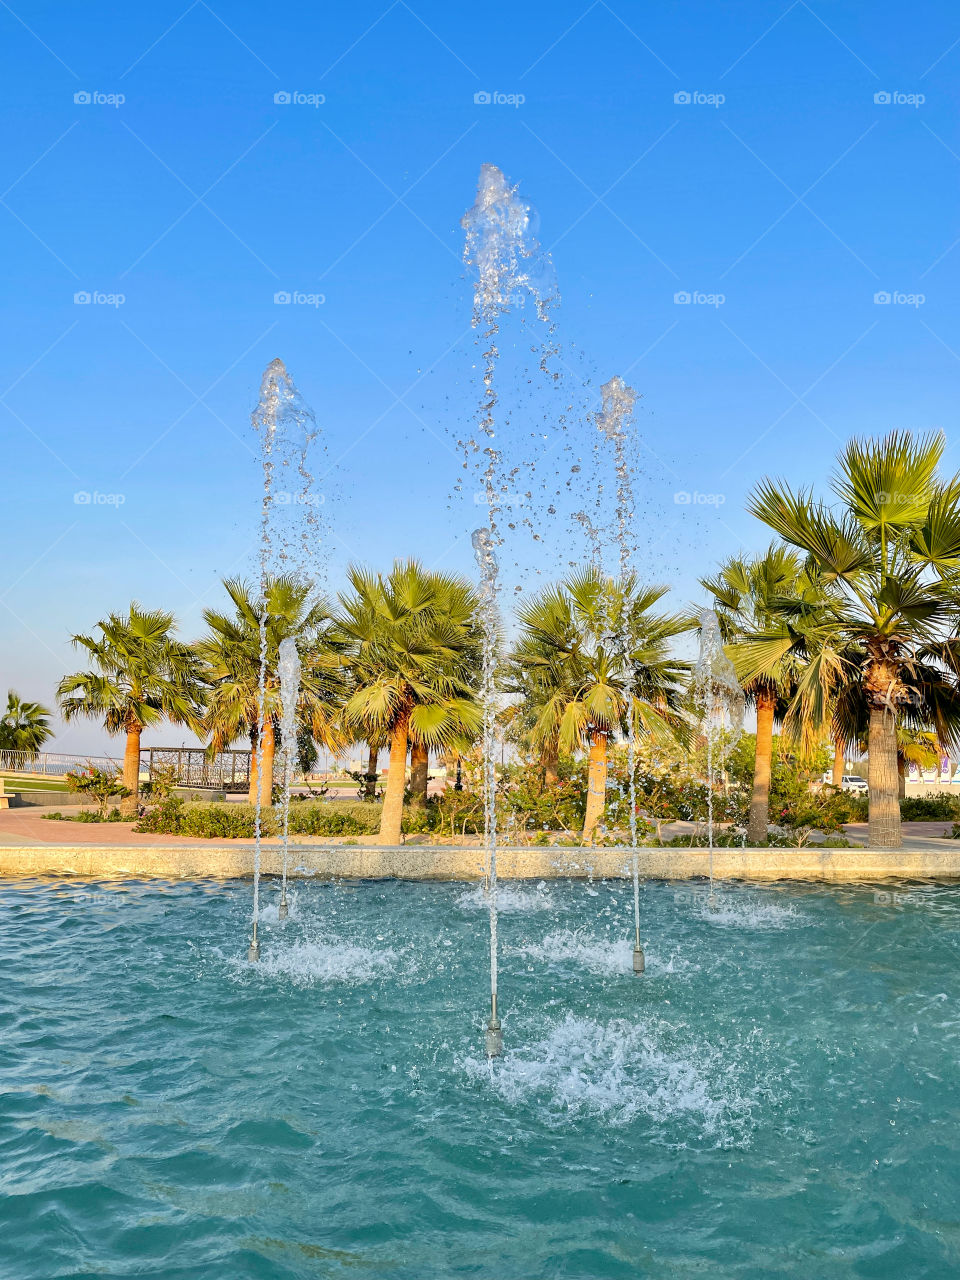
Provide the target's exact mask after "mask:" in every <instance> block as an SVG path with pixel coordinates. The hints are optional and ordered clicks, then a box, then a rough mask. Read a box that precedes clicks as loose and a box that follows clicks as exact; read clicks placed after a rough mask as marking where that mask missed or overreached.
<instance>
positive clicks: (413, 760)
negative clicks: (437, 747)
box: [410, 742, 430, 808]
mask: <svg viewBox="0 0 960 1280" xmlns="http://www.w3.org/2000/svg"><path fill="white" fill-rule="evenodd" d="M429 765H430V752H429V751H428V750H427V748H426V747H423V746H421V745H420V744H419V743H418V742H415V743H414V744H413V745H412V746H411V748H410V791H411V799H410V803H411V804H415V805H419V806H420V807H421V808H422V807H423V806H424V805H425V804H426V803H427V783H428V781H429Z"/></svg>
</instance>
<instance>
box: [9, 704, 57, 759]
mask: <svg viewBox="0 0 960 1280" xmlns="http://www.w3.org/2000/svg"><path fill="white" fill-rule="evenodd" d="M49 716H50V712H49V711H48V710H47V708H46V707H44V706H41V704H40V703H39V702H24V701H23V699H22V698H21V697H20V695H19V693H17V692H16V691H15V690H13V689H8V690H7V710H6V712H5V714H4V715H3V718H2V719H0V751H25V752H26V753H27V756H28V757H29V758H30V759H33V758H34V757H35V756H37V755H38V754H39V752H40V749H41V747H42V746H43V744H44V743H45V742H46V741H47V739H48V738H52V737H53V730H52V729H51V728H50V720H49Z"/></svg>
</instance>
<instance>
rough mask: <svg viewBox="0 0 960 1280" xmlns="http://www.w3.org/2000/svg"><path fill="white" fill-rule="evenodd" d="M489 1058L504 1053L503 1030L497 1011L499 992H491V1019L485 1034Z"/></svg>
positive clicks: (497, 1056)
mask: <svg viewBox="0 0 960 1280" xmlns="http://www.w3.org/2000/svg"><path fill="white" fill-rule="evenodd" d="M484 1044H485V1045H486V1050H487V1057H488V1058H499V1057H500V1056H501V1054H502V1053H503V1031H502V1030H501V1027H500V1016H499V1014H498V1013H497V993H496V991H491V993H490V1021H489V1022H488V1023H487V1030H486V1032H485V1034H484Z"/></svg>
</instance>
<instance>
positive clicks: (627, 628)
mask: <svg viewBox="0 0 960 1280" xmlns="http://www.w3.org/2000/svg"><path fill="white" fill-rule="evenodd" d="M600 392H601V395H602V396H603V407H602V409H601V410H600V412H599V413H598V414H597V415H596V423H597V427H598V429H599V430H600V432H601V433H602V435H603V436H605V437H606V439H607V440H609V441H610V443H611V445H612V446H613V463H614V470H615V472H616V477H617V490H616V492H617V501H616V518H617V545H618V548H619V552H620V581H621V583H622V584H623V587H624V589H625V590H626V589H627V588H628V586H629V584H630V582H631V573H630V561H631V559H632V556H633V551H634V545H633V541H632V538H633V528H634V515H635V508H634V497H633V475H632V472H631V468H630V459H629V456H628V452H627V431H628V429H629V426H630V423H631V421H632V419H633V408H634V405H635V404H636V401H637V393H636V391H634V389H633V387H628V386H627V384H626V383H625V382H624V380H623V379H622V378H621V377H620V375H619V374H614V376H613V377H612V378H611V379H610V381H609V382H605V383H604V384H603V386H602V387H601V388H600ZM627 603H628V609H627V612H626V616H625V617H624V618H623V619H622V620H621V634H620V637H619V639H620V643H621V645H622V650H623V657H624V661H625V666H626V673H627V678H626V692H627V767H628V769H629V801H630V848H631V850H632V851H633V852H632V870H633V931H634V942H633V962H634V963H633V967H634V972H636V973H642V972H643V968H644V959H643V948H642V946H641V945H640V856H639V853H638V851H637V845H638V841H637V777H636V734H635V726H634V706H633V696H634V664H633V655H634V648H635V645H634V636H633V634H632V630H633V614H632V610H631V609H630V608H629V603H630V602H629V599H628V600H627Z"/></svg>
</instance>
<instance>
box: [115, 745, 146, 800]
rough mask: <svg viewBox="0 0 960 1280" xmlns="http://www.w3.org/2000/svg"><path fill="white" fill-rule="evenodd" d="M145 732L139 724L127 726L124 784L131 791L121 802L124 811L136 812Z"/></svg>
mask: <svg viewBox="0 0 960 1280" xmlns="http://www.w3.org/2000/svg"><path fill="white" fill-rule="evenodd" d="M142 732H143V729H142V726H141V725H139V724H131V725H128V726H127V742H126V746H125V747H124V751H123V785H124V786H125V787H126V788H127V790H128V791H129V792H130V795H129V796H126V797H124V799H123V800H121V802H120V809H121V811H122V812H124V813H136V810H137V793H138V791H139V790H140V734H141V733H142Z"/></svg>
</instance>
